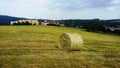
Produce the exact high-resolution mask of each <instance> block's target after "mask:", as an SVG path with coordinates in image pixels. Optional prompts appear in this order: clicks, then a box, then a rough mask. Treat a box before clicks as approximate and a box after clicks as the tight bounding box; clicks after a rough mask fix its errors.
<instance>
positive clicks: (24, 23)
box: [12, 21, 36, 25]
mask: <svg viewBox="0 0 120 68" xmlns="http://www.w3.org/2000/svg"><path fill="white" fill-rule="evenodd" d="M12 25H32V23H29V22H28V21H26V22H21V23H20V22H18V23H13V24H12ZM34 25H36V24H34Z"/></svg>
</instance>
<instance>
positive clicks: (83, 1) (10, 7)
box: [0, 0, 120, 19]
mask: <svg viewBox="0 0 120 68" xmlns="http://www.w3.org/2000/svg"><path fill="white" fill-rule="evenodd" d="M0 15H10V16H17V17H27V18H38V19H39V18H44V19H45V18H46V19H94V18H100V19H118V18H119V19H120V0H0Z"/></svg>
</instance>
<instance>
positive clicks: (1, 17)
mask: <svg viewBox="0 0 120 68" xmlns="http://www.w3.org/2000/svg"><path fill="white" fill-rule="evenodd" d="M21 19H27V18H20V17H13V16H7V15H0V22H5V23H10V21H15V20H21Z"/></svg>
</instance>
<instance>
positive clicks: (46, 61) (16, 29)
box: [0, 26, 120, 68]
mask: <svg viewBox="0 0 120 68" xmlns="http://www.w3.org/2000/svg"><path fill="white" fill-rule="evenodd" d="M63 32H69V33H78V34H80V35H82V37H83V39H84V47H83V48H81V50H80V51H67V50H65V49H60V48H58V47H57V45H58V41H59V37H60V35H61V34H62V33H63ZM0 68H120V36H117V35H113V34H104V33H95V32H86V31H85V30H84V29H80V28H68V27H56V26H0Z"/></svg>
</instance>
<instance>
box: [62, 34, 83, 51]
mask: <svg viewBox="0 0 120 68" xmlns="http://www.w3.org/2000/svg"><path fill="white" fill-rule="evenodd" d="M60 45H61V47H62V48H65V49H68V50H80V49H81V48H82V47H83V39H82V37H81V36H80V35H79V34H76V33H63V34H62V35H61V36H60Z"/></svg>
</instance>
